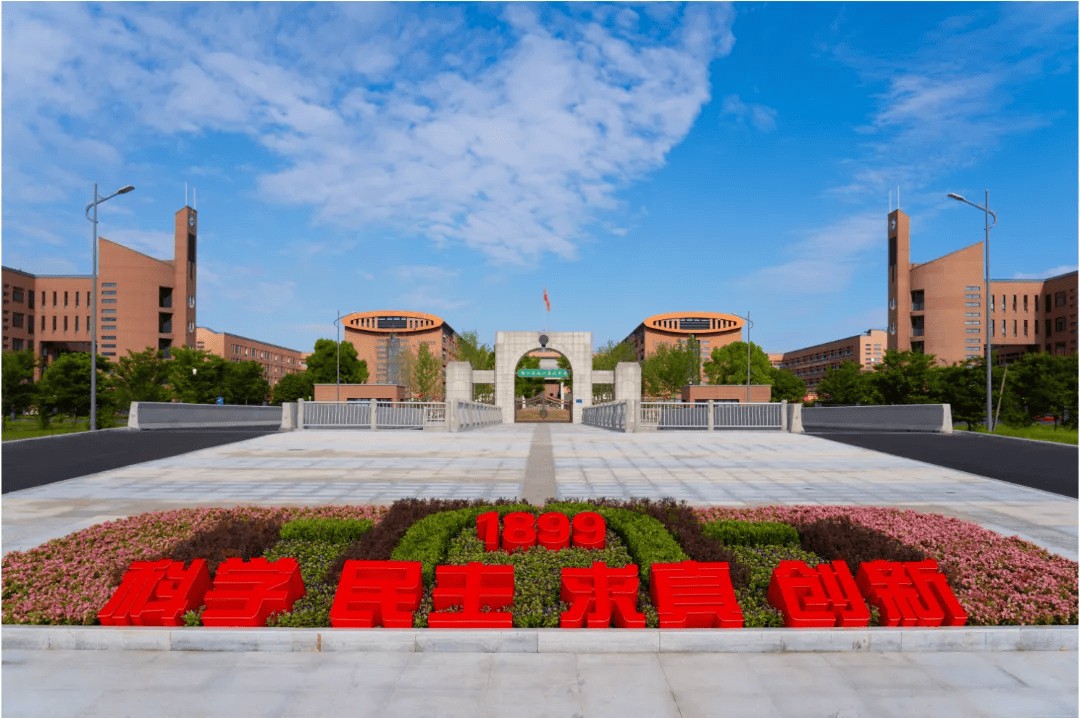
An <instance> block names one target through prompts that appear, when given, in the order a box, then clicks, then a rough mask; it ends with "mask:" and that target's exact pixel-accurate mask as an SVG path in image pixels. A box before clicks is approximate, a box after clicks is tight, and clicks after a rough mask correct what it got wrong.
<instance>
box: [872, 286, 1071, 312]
mask: <svg viewBox="0 0 1080 718" xmlns="http://www.w3.org/2000/svg"><path fill="white" fill-rule="evenodd" d="M966 289H967V290H969V291H970V290H971V287H966ZM997 296H998V295H993V294H992V295H990V311H992V312H993V311H997V309H996V307H1001V311H1003V312H1004V311H1008V304H1007V300H1008V295H1006V294H1002V295H1000V296H1001V303H1000V304H997V302H996V301H995V298H996V297H997ZM1050 297H1051V295H1049V294H1047V295H1046V303H1045V304H1044V305H1043V306H1044V307H1045V309H1046V311H1048V312H1049V311H1050ZM1031 298H1032V300H1033V302H1032V303H1033V304H1034V308H1035V311H1036V312H1037V311H1039V295H1038V294H1034V295H1031ZM1053 298H1054V306H1055V307H1063V306H1065V304H1066V303H1067V301H1068V297H1067V295H1066V293H1065V292H1057V293H1055V294H1054V295H1053ZM964 299H966V300H968V301H966V302H965V306H968V307H978V306H981V304H980V301H981V299H982V295H981V294H965V295H964ZM1021 306H1022V307H1023V309H1022V311H1025V312H1026V311H1028V295H1027V294H1019V295H1018V294H1014V295H1012V311H1014V312H1016V311H1021V309H1020V307H1021ZM889 309H896V299H895V298H894V299H890V300H889ZM925 309H926V303H925V294H924V291H923V290H922V289H916V290H913V291H912V292H911V311H913V312H921V311H924V310H925Z"/></svg>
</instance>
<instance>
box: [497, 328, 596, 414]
mask: <svg viewBox="0 0 1080 718" xmlns="http://www.w3.org/2000/svg"><path fill="white" fill-rule="evenodd" d="M545 338H546V339H545ZM534 349H553V350H555V351H557V352H559V353H560V354H562V355H563V356H564V357H566V359H567V361H569V362H570V369H571V371H572V372H573V375H574V411H573V417H574V423H575V424H580V423H581V410H582V409H585V408H586V407H590V406H592V385H593V376H592V373H593V368H592V332H546V333H545V332H495V406H497V407H498V408H499V410H500V411H502V416H503V422H504V423H508V424H512V423H513V422H514V370H515V369H516V367H517V363H518V362H519V361H520V360H521V358H522V357H523V356H525V355H526V354H528V353H529V352H531V351H533V350H534Z"/></svg>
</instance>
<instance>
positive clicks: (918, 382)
mask: <svg viewBox="0 0 1080 718" xmlns="http://www.w3.org/2000/svg"><path fill="white" fill-rule="evenodd" d="M938 368H939V367H937V365H936V363H935V357H934V355H933V354H923V353H922V352H916V351H910V350H909V351H903V352H898V351H895V350H893V349H886V350H885V356H884V357H882V359H881V363H880V364H876V365H875V366H874V371H873V373H871V374H869V375H868V376H869V378H870V386H871V388H872V394H873V400H874V401H876V403H879V404H926V403H930V402H933V401H934V399H933V397H932V396H931V393H932V391H933V384H932V381H933V377H932V375H933V372H934V371H935V370H936V369H938Z"/></svg>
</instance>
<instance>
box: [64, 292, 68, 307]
mask: <svg viewBox="0 0 1080 718" xmlns="http://www.w3.org/2000/svg"><path fill="white" fill-rule="evenodd" d="M67 295H68V293H67V292H64V306H65V307H66V306H67V305H68V296H67Z"/></svg>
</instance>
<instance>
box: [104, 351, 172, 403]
mask: <svg viewBox="0 0 1080 718" xmlns="http://www.w3.org/2000/svg"><path fill="white" fill-rule="evenodd" d="M168 382H169V361H168V360H167V359H166V358H165V352H163V351H162V350H160V349H153V348H151V347H147V348H146V349H145V350H144V351H141V352H133V351H131V350H130V349H129V350H128V355H127V356H126V357H120V361H119V363H118V364H117V367H116V390H117V398H118V399H119V403H120V406H129V405H130V404H131V402H133V401H169V400H170V399H171V398H172V391H171V390H170V388H169V386H168Z"/></svg>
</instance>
